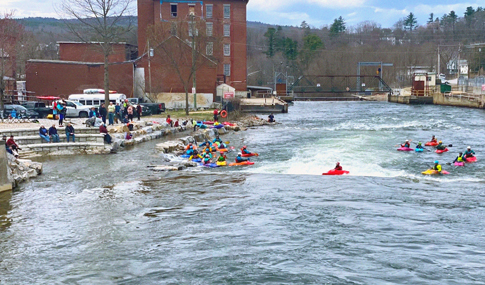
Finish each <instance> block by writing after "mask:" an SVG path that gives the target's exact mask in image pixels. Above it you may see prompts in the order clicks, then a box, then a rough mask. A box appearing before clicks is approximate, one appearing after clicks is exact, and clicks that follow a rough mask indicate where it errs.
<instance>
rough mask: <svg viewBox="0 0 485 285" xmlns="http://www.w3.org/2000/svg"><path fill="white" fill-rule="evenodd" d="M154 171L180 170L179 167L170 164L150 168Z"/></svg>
mask: <svg viewBox="0 0 485 285" xmlns="http://www.w3.org/2000/svg"><path fill="white" fill-rule="evenodd" d="M150 170H152V171H177V170H179V169H178V167H175V166H169V165H156V166H155V167H152V168H150Z"/></svg>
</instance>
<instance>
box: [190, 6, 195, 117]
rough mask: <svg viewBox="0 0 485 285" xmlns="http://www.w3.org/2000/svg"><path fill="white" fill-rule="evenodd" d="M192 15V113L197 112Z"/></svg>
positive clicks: (191, 18) (192, 18)
mask: <svg viewBox="0 0 485 285" xmlns="http://www.w3.org/2000/svg"><path fill="white" fill-rule="evenodd" d="M194 17H195V15H194V14H191V15H190V22H191V27H190V28H191V29H192V72H193V73H194V77H193V79H192V91H193V93H194V111H197V89H196V88H197V87H196V82H197V80H196V77H195V75H196V74H195V56H196V54H195V24H194Z"/></svg>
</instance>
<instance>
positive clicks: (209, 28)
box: [205, 22, 214, 37]
mask: <svg viewBox="0 0 485 285" xmlns="http://www.w3.org/2000/svg"><path fill="white" fill-rule="evenodd" d="M205 27H206V29H205V35H206V36H208V37H212V35H213V34H214V23H212V22H206V24H205Z"/></svg>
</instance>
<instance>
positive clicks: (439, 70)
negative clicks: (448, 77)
mask: <svg viewBox="0 0 485 285" xmlns="http://www.w3.org/2000/svg"><path fill="white" fill-rule="evenodd" d="M440 67H441V66H440V45H438V70H437V71H436V73H437V74H438V77H439V76H440V75H441V69H440Z"/></svg>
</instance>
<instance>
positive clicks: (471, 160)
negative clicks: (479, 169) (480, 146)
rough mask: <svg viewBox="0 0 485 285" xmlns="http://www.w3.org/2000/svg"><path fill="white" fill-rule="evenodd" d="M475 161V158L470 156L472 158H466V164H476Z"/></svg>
mask: <svg viewBox="0 0 485 285" xmlns="http://www.w3.org/2000/svg"><path fill="white" fill-rule="evenodd" d="M476 161H477V157H476V156H472V157H467V158H466V162H468V163H471V162H476Z"/></svg>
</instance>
